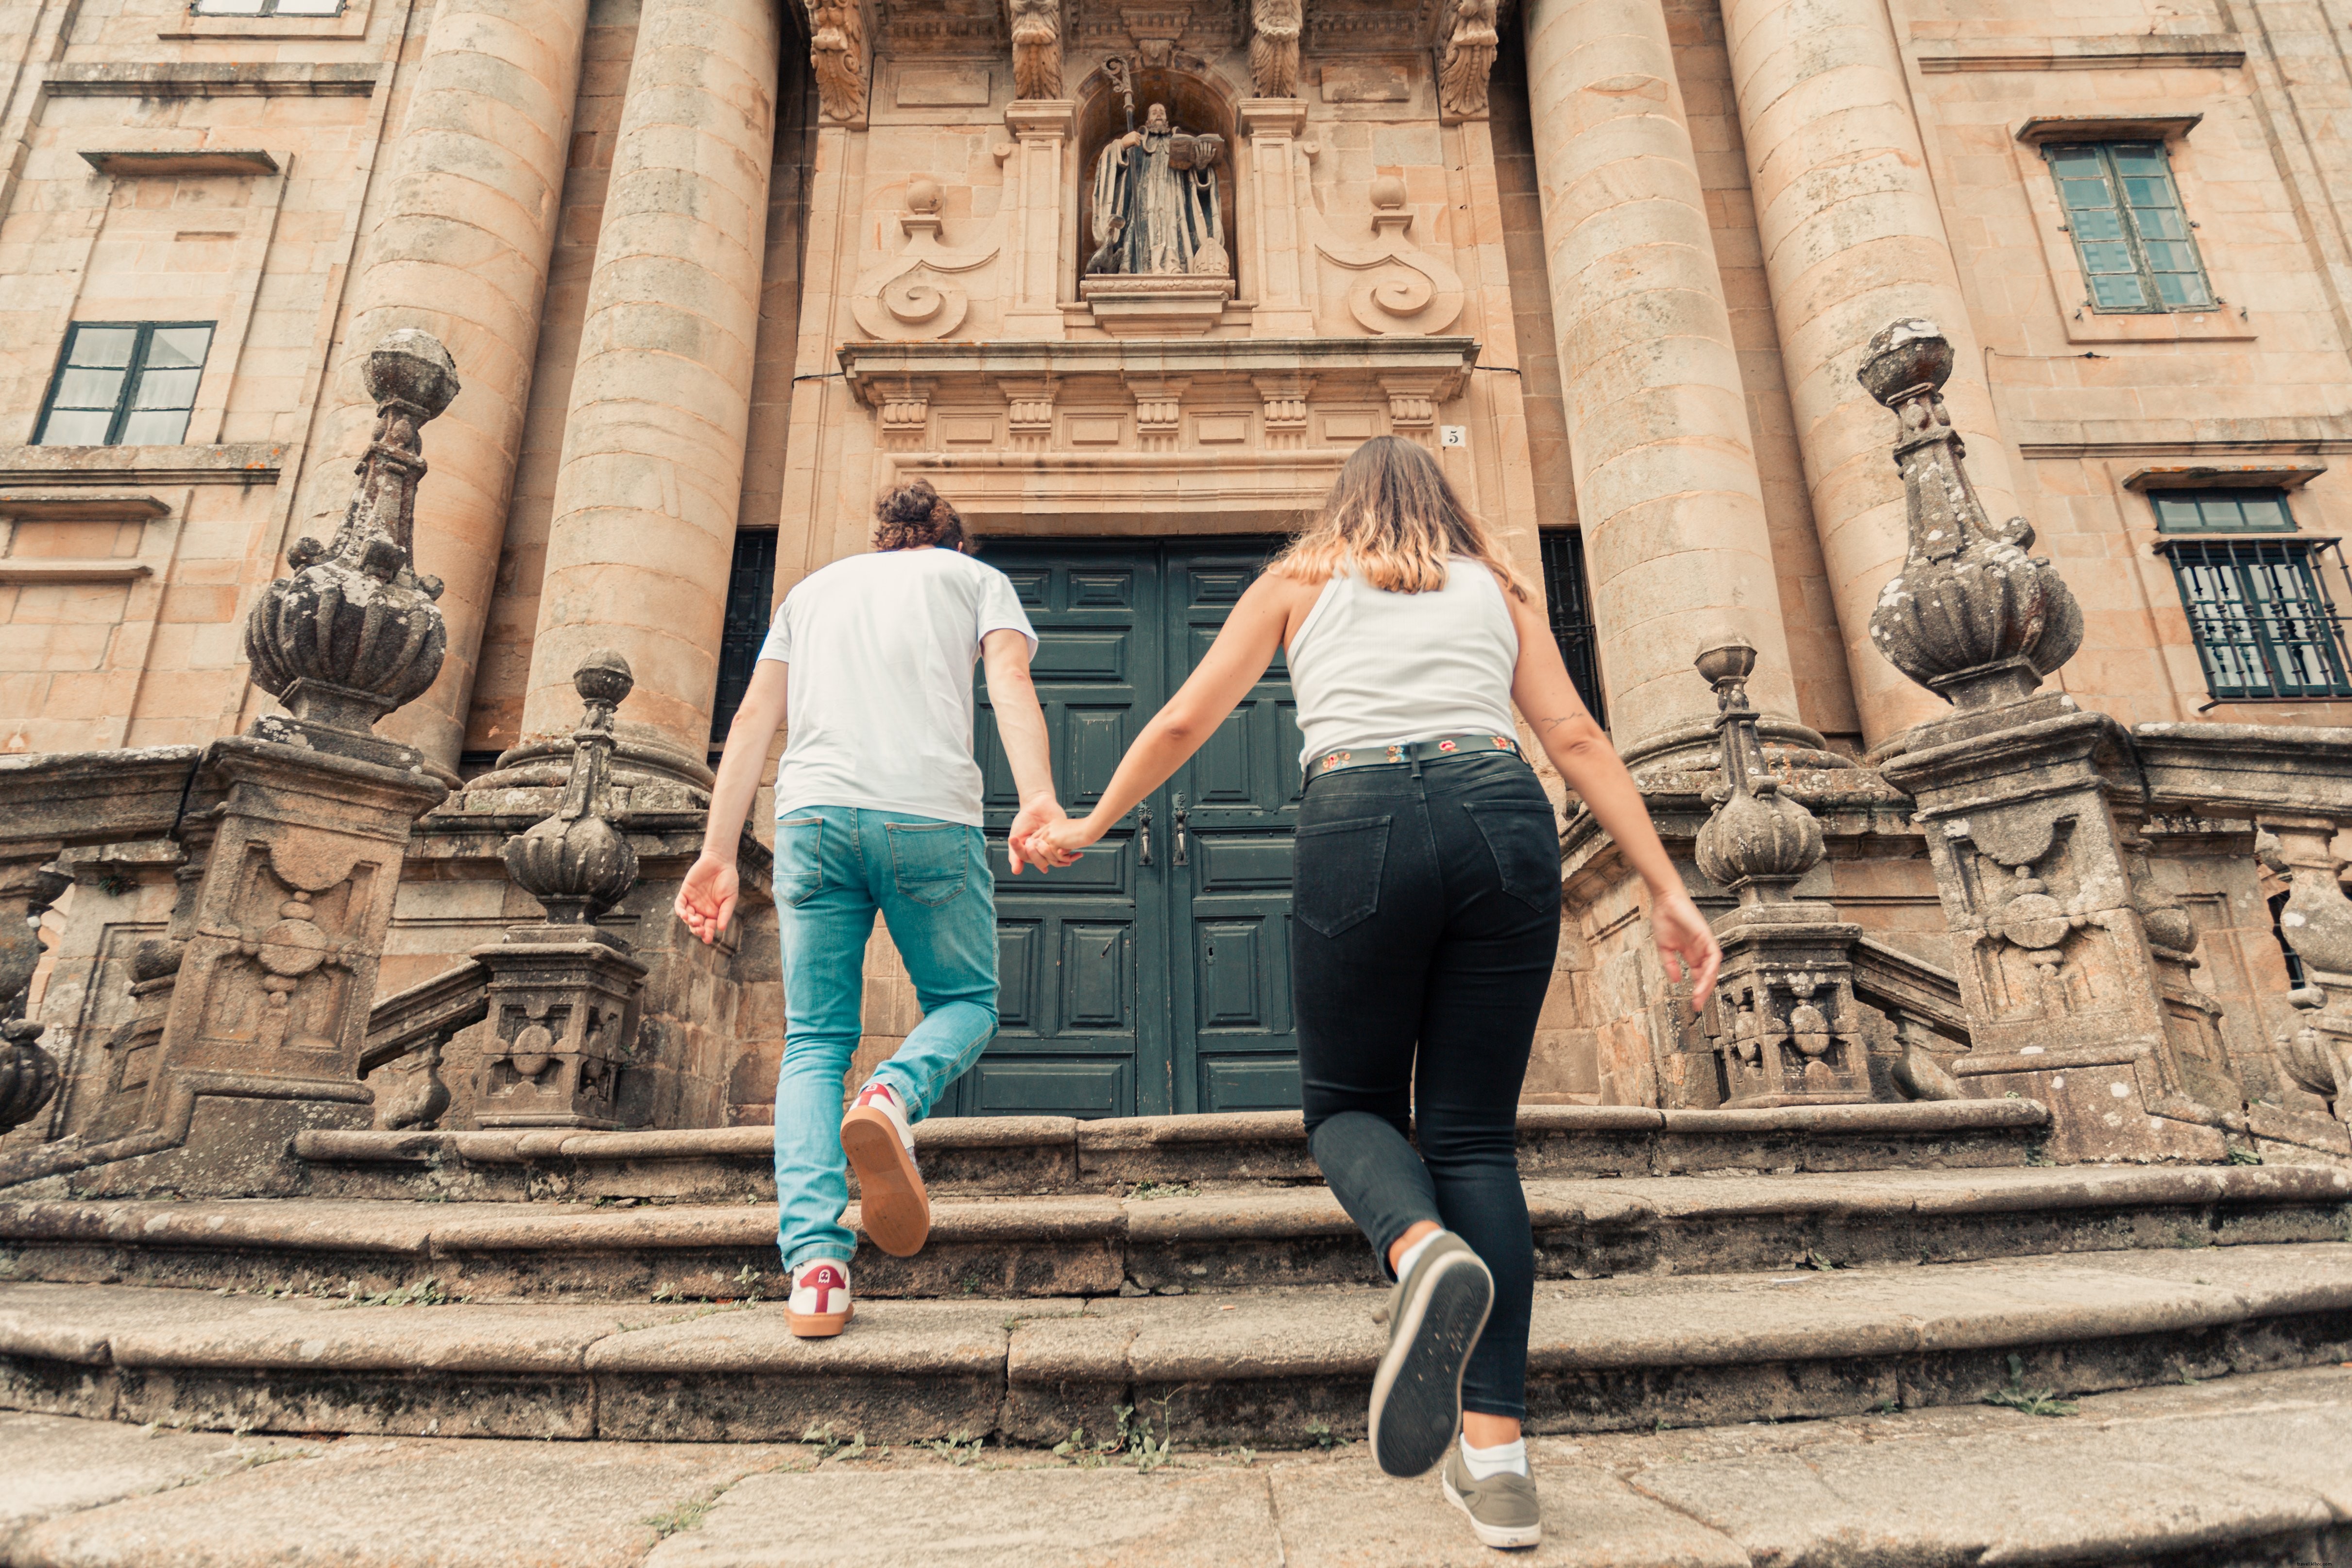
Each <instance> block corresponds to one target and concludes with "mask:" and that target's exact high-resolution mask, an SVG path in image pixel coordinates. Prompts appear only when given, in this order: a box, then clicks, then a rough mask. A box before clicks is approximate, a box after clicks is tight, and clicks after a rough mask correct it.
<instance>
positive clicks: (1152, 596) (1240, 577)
mask: <svg viewBox="0 0 2352 1568" xmlns="http://www.w3.org/2000/svg"><path fill="white" fill-rule="evenodd" d="M1272 548H1273V544H1272V542H1256V541H1235V542H1219V543H1214V544H1200V543H1186V542H1164V543H1151V544H1112V543H1108V542H1106V543H1103V544H1091V543H1073V542H1052V543H1047V542H1009V541H1008V542H992V543H991V545H990V546H989V548H988V552H987V554H986V556H985V557H984V559H985V560H987V562H988V563H989V564H991V565H992V566H995V567H997V568H999V569H1000V570H1002V571H1003V572H1004V573H1005V574H1006V575H1007V576H1009V577H1010V578H1012V580H1013V585H1014V588H1015V589H1016V591H1017V592H1018V593H1019V594H1020V595H1021V601H1022V604H1023V605H1024V607H1025V608H1026V609H1027V610H1028V612H1029V616H1030V618H1031V620H1032V621H1033V622H1034V624H1035V626H1036V627H1037V634H1038V638H1039V647H1038V651H1037V657H1036V658H1035V659H1034V661H1033V662H1032V665H1031V669H1032V672H1033V675H1034V679H1035V680H1036V684H1037V695H1038V700H1039V701H1040V702H1041V704H1043V706H1044V708H1045V721H1046V731H1047V733H1048V734H1049V735H1050V736H1051V737H1052V738H1053V744H1054V780H1055V790H1056V792H1057V793H1058V794H1059V795H1060V796H1061V800H1062V804H1063V805H1064V806H1066V808H1067V809H1068V810H1069V811H1070V812H1071V813H1072V814H1073V815H1076V814H1078V813H1081V812H1084V811H1086V810H1087V809H1088V808H1090V807H1091V806H1092V805H1094V803H1095V802H1096V801H1097V800H1099V799H1100V798H1101V796H1102V791H1103V789H1104V788H1105V786H1106V785H1108V783H1109V781H1110V776H1111V773H1112V772H1113V770H1114V769H1116V768H1117V766H1118V759H1119V757H1120V756H1121V755H1122V754H1123V753H1124V752H1125V751H1126V748H1127V746H1128V743H1129V742H1130V741H1132V740H1133V739H1134V737H1135V735H1136V733H1137V731H1139V730H1140V729H1141V728H1142V726H1143V724H1144V722H1145V721H1147V720H1148V719H1149V718H1150V716H1151V714H1153V713H1154V712H1157V711H1158V710H1159V709H1160V705H1161V704H1162V703H1164V702H1165V701H1166V700H1167V699H1168V697H1169V696H1170V695H1171V693H1173V691H1174V690H1175V689H1176V688H1177V686H1178V685H1180V684H1181V682H1182V680H1183V679H1184V678H1185V677H1186V676H1187V675H1189V674H1190V673H1191V672H1192V668H1193V667H1194V666H1195V665H1196V664H1198V663H1199V661H1200V659H1201V658H1202V656H1204V655H1205V654H1206V653H1207V652H1208V649H1209V645H1210V644H1211V643H1212V642H1213V641H1214V640H1215V637H1216V634H1217V630H1218V628H1219V627H1221V626H1223V624H1224V619H1225V616H1226V615H1227V614H1228V613H1230V612H1231V610H1232V608H1233V605H1234V602H1235V601H1236V600H1238V599H1239V598H1240V597H1241V595H1242V592H1243V590H1244V589H1245V588H1247V587H1248V585H1249V584H1250V582H1251V580H1252V579H1253V578H1255V576H1256V574H1257V573H1258V571H1259V569H1260V567H1261V565H1262V563H1264V561H1265V558H1266V556H1267V555H1268V554H1269V553H1270V552H1271V550H1272ZM981 701H982V707H983V708H985V707H986V689H985V682H983V683H982V699H981ZM1294 709H1295V704H1294V703H1293V702H1292V700H1291V696H1290V683H1289V679H1288V675H1287V671H1286V670H1285V669H1284V668H1282V666H1281V664H1280V663H1279V661H1277V662H1276V666H1275V668H1273V669H1271V670H1269V671H1268V672H1267V676H1266V679H1264V680H1262V681H1260V682H1259V683H1258V684H1257V685H1256V686H1255V687H1254V688H1253V689H1251V691H1250V693H1249V695H1248V696H1247V697H1246V698H1245V699H1244V700H1243V702H1242V703H1241V705H1240V706H1239V707H1237V708H1236V709H1235V710H1234V713H1233V714H1232V716H1231V717H1229V718H1228V719H1227V720H1226V721H1225V722H1224V723H1223V725H1221V726H1220V727H1219V728H1218V731H1217V732H1216V733H1215V734H1214V735H1213V736H1211V737H1210V739H1209V742H1208V743H1207V744H1205V745H1204V746H1202V749H1201V752H1200V753H1199V754H1198V755H1197V756H1195V757H1194V758H1193V760H1192V762H1191V763H1188V764H1187V765H1186V766H1185V767H1184V768H1183V769H1181V770H1180V771H1179V772H1178V773H1177V775H1176V777H1174V778H1173V779H1171V780H1170V781H1169V782H1168V784H1166V785H1165V786H1163V787H1162V788H1160V789H1159V790H1157V791H1155V792H1153V794H1152V795H1150V797H1148V798H1147V800H1146V801H1145V803H1144V807H1145V810H1146V811H1148V813H1149V820H1150V823H1151V828H1150V835H1149V839H1148V841H1147V837H1146V835H1145V834H1144V832H1143V830H1142V828H1141V826H1140V825H1139V820H1138V818H1139V816H1140V815H1141V814H1136V815H1130V816H1129V819H1128V821H1127V822H1125V823H1123V824H1122V825H1121V826H1119V827H1118V829H1116V830H1114V831H1113V832H1112V833H1111V834H1109V835H1108V836H1107V837H1105V838H1104V839H1103V841H1102V842H1101V843H1100V844H1097V845H1096V846H1094V847H1092V848H1091V849H1089V850H1088V851H1087V854H1086V855H1085V856H1083V857H1082V858H1080V860H1079V861H1078V863H1077V864H1076V865H1075V866H1070V867H1066V868H1063V869H1061V870H1057V871H1055V872H1053V873H1051V874H1050V875H1049V876H1045V877H1040V876H1038V875H1037V874H1035V873H1034V872H1024V873H1023V874H1022V875H1020V876H1018V877H1014V876H1012V875H1009V874H1008V873H1007V871H1006V870H1005V869H1004V868H1003V842H1002V840H1003V833H1004V831H1005V829H1006V827H1007V826H1009V825H1010V823H1011V822H1012V819H1013V812H1014V810H1015V808H1016V806H1017V805H1018V800H1017V795H1016V792H1015V790H1014V787H1013V776H1012V773H1011V770H1010V769H1009V768H1008V767H1006V765H1005V763H1004V759H1003V747H1002V745H1001V743H1000V742H999V741H998V738H997V734H996V726H995V724H994V722H993V721H992V719H984V720H982V721H981V723H980V726H979V731H980V732H979V734H978V735H977V736H976V737H975V741H976V743H977V747H978V752H979V755H980V757H981V761H982V770H983V773H984V775H985V777H986V780H987V790H988V796H987V812H988V829H989V834H990V837H991V838H992V849H993V852H994V854H995V856H996V859H995V861H994V862H993V864H994V865H995V866H996V867H997V871H996V901H997V921H998V927H999V932H1000V935H999V942H1000V952H1001V953H1002V955H1003V994H1002V997H1001V1000H1000V1004H999V1005H1000V1010H1001V1015H1002V1017H1001V1022H1000V1025H999V1028H998V1033H997V1037H996V1039H995V1041H994V1042H993V1043H992V1045H991V1046H990V1047H989V1048H988V1051H987V1052H986V1054H985V1055H983V1056H982V1058H981V1061H980V1063H979V1064H978V1065H977V1066H976V1067H974V1068H973V1069H972V1070H971V1072H970V1073H969V1074H967V1075H966V1076H965V1078H964V1079H963V1080H962V1081H961V1082H960V1083H959V1084H958V1086H957V1088H956V1090H955V1092H954V1094H953V1096H951V1098H950V1105H949V1106H947V1107H944V1108H943V1109H947V1110H952V1111H953V1112H956V1113H961V1114H964V1115H1005V1114H1054V1115H1065V1116H1121V1115H1155V1114H1163V1113H1166V1112H1170V1111H1192V1110H1271V1109H1279V1108H1285V1107H1289V1106H1295V1105H1297V1103H1298V1068H1297V1033H1296V1028H1295V1026H1294V1025H1293V1023H1292V1020H1291V1003H1290V952H1289V925H1288V922H1289V919H1290V871H1291V832H1292V828H1293V826H1295V823H1296V820H1297V804H1298V794H1299V789H1300V785H1301V777H1300V773H1299V769H1298V748H1299V744H1300V741H1299V736H1298V730H1297V724H1296V722H1295V721H1294V717H1293V714H1294ZM1180 810H1181V813H1182V816H1181V829H1180V826H1179V816H1178V813H1179V811H1180Z"/></svg>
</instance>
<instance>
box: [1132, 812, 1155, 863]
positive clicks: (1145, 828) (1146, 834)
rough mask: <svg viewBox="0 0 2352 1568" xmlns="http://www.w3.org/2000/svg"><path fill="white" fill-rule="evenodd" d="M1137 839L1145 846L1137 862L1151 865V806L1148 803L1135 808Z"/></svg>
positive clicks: (1137, 841)
mask: <svg viewBox="0 0 2352 1568" xmlns="http://www.w3.org/2000/svg"><path fill="white" fill-rule="evenodd" d="M1135 841H1136V843H1138V844H1139V845H1141V846H1142V847H1143V853H1142V855H1141V856H1140V857H1139V858H1138V860H1137V864H1139V865H1143V866H1149V865H1150V864H1151V808H1150V806H1148V805H1139V806H1137V807H1136V808H1135Z"/></svg>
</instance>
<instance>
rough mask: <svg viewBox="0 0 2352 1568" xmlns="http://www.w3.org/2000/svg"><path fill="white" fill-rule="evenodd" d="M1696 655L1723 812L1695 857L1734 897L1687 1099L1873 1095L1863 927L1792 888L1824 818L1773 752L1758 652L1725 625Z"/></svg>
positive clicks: (1749, 1101) (1809, 860)
mask: <svg viewBox="0 0 2352 1568" xmlns="http://www.w3.org/2000/svg"><path fill="white" fill-rule="evenodd" d="M1697 666H1698V670H1699V673H1700V674H1701V675H1703V676H1705V677H1706V679H1707V681H1708V683H1709V684H1710V685H1712V686H1713V687H1714V688H1715V693H1716V707H1717V715H1718V716H1717V720H1716V732H1717V736H1718V738H1719V741H1720V744H1721V747H1722V756H1723V782H1722V784H1719V785H1717V787H1716V788H1715V789H1714V790H1713V791H1712V792H1711V794H1710V795H1709V799H1711V800H1712V801H1713V803H1714V810H1713V811H1712V812H1711V813H1710V814H1709V816H1708V817H1707V820H1706V824H1705V826H1702V827H1701V828H1700V829H1699V833H1698V839H1697V844H1696V858H1697V861H1698V867H1699V869H1700V870H1701V871H1704V872H1705V873H1706V875H1707V876H1708V877H1710V878H1711V879H1714V880H1715V881H1716V882H1717V884H1718V885H1720V886H1721V887H1722V888H1723V889H1725V890H1727V891H1728V892H1731V893H1733V894H1735V895H1736V896H1737V897H1738V900H1739V907H1738V909H1736V910H1732V911H1731V912H1730V913H1729V914H1727V915H1724V916H1722V917H1721V918H1719V919H1718V920H1717V921H1716V922H1715V925H1716V931H1717V935H1718V936H1719V937H1720V938H1721V939H1722V942H1723V974H1722V978H1721V980H1720V982H1719V983H1718V994H1719V995H1720V996H1721V997H1722V998H1723V1000H1721V1001H1719V1002H1717V1004H1716V1005H1715V1006H1714V1007H1713V1008H1712V1009H1711V1011H1710V1014H1709V1017H1708V1020H1707V1021H1706V1023H1705V1024H1703V1025H1702V1032H1703V1033H1704V1034H1705V1035H1706V1037H1707V1039H1708V1048H1709V1051H1710V1052H1711V1054H1712V1056H1713V1058H1714V1065H1715V1071H1714V1073H1713V1075H1712V1081H1711V1082H1701V1083H1698V1084H1693V1083H1690V1082H1689V1081H1687V1079H1686V1080H1685V1082H1684V1083H1683V1084H1682V1085H1681V1086H1679V1091H1680V1092H1679V1097H1680V1099H1681V1100H1682V1103H1685V1104H1699V1105H1720V1106H1728V1107H1735V1108H1738V1107H1750V1106H1754V1107H1763V1106H1778V1105H1823V1104H1851V1103H1853V1102H1855V1101H1858V1100H1868V1099H1870V1098H1871V1090H1870V1072H1869V1063H1868V1061H1867V1059H1866V1057H1865V1051H1864V1045H1863V1040H1862V1036H1861V1033H1860V1019H1861V1014H1860V1013H1859V1011H1858V1010H1857V1005H1856V1003H1855V1001H1854V997H1853V961H1852V958H1851V953H1852V952H1853V944H1854V942H1855V941H1856V940H1857V939H1859V938H1860V936H1861V935H1862V928H1861V927H1859V926H1855V925H1850V924H1848V923H1846V922H1845V921H1841V920H1839V919H1838V918H1837V913H1836V911H1835V910H1832V908H1831V907H1830V906H1829V905H1827V904H1825V903H1821V902H1819V901H1817V900H1799V899H1797V898H1795V897H1794V892H1793V890H1794V889H1795V887H1796V885H1797V883H1798V881H1799V880H1800V879H1801V878H1803V876H1804V875H1805V874H1806V873H1807V872H1808V871H1811V869H1812V868H1814V867H1815V866H1817V865H1819V864H1820V863H1821V859H1822V828H1821V824H1820V823H1818V822H1817V821H1815V820H1814V819H1813V815H1812V813H1811V812H1810V811H1808V810H1806V809H1805V807H1804V805H1803V804H1802V803H1801V802H1799V801H1798V800H1796V799H1795V798H1794V797H1793V796H1791V795H1789V794H1788V793H1787V792H1786V791H1785V790H1783V789H1782V788H1781V787H1780V780H1779V779H1776V778H1774V777H1773V776H1772V774H1771V773H1770V771H1769V768H1768V767H1767V765H1766V763H1765V759H1764V747H1763V742H1761V740H1760V739H1759V737H1758V735H1757V731H1756V724H1757V712H1756V709H1755V705H1754V704H1753V703H1752V702H1751V701H1750V700H1748V677H1749V676H1750V675H1751V674H1752V673H1754V671H1755V668H1756V649H1755V648H1754V647H1752V646H1750V645H1749V644H1748V641H1747V640H1746V639H1745V638H1743V637H1738V635H1737V634H1730V635H1727V636H1724V637H1718V638H1717V639H1715V640H1712V641H1710V642H1709V643H1708V644H1707V645H1706V647H1702V648H1700V649H1699V653H1698V658H1697ZM1684 1059H1685V1061H1686V1060H1687V1056H1685V1058H1684ZM1670 1087H1672V1086H1670Z"/></svg>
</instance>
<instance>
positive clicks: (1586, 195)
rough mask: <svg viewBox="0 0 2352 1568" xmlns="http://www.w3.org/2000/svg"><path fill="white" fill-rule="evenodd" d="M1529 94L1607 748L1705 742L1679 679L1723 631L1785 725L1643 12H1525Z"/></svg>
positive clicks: (1733, 407)
mask: <svg viewBox="0 0 2352 1568" xmlns="http://www.w3.org/2000/svg"><path fill="white" fill-rule="evenodd" d="M1527 39H1528V46H1527V54H1528V92H1529V94H1530V101H1532V102H1533V103H1534V104H1536V105H1537V110H1536V114H1535V153H1536V174H1537V178H1538V182H1539V184H1540V186H1541V192H1542V200H1543V223H1544V249H1545V253H1546V256H1547V258H1548V259H1549V263H1550V272H1551V292H1552V319H1553V321H1555V323H1556V324H1557V326H1558V329H1559V339H1560V344H1559V360H1560V376H1561V381H1562V384H1563V386H1564V389H1565V391H1566V393H1567V403H1568V428H1569V448H1570V460H1571V463H1572V466H1573V468H1574V473H1575V478H1576V501H1577V510H1578V514H1579V516H1580V519H1581V521H1582V526H1583V529H1584V544H1585V557H1586V561H1587V563H1588V564H1589V566H1590V568H1591V576H1592V594H1593V614H1594V618H1595V619H1596V620H1597V621H1598V622H1599V625H1600V633H1601V669H1602V678H1603V679H1605V680H1606V681H1607V683H1608V689H1609V710H1610V721H1611V724H1612V730H1613V732H1614V738H1615V739H1616V742H1617V744H1618V748H1619V750H1621V751H1624V752H1630V753H1633V754H1636V755H1639V754H1643V753H1645V752H1649V751H1652V750H1654V748H1655V747H1656V746H1657V745H1658V744H1659V743H1661V742H1665V743H1676V742H1688V743H1690V744H1693V745H1705V744H1710V743H1711V742H1712V731H1711V729H1710V726H1711V725H1712V723H1713V721H1714V718H1715V705H1714V702H1713V700H1712V699H1711V698H1710V696H1709V694H1708V692H1707V689H1706V685H1705V684H1704V683H1703V682H1699V681H1695V680H1693V679H1691V678H1690V659H1691V656H1692V654H1693V652H1694V651H1695V650H1696V648H1697V647H1698V646H1699V644H1700V642H1701V640H1702V639H1703V638H1706V637H1710V636H1714V635H1716V634H1717V633H1720V632H1724V631H1734V632H1737V633H1738V634H1739V635H1740V636H1742V637H1745V638H1746V639H1747V641H1748V643H1750V644H1752V645H1754V647H1756V648H1757V650H1758V652H1759V655H1760V657H1759V659H1758V664H1759V668H1761V669H1762V670H1763V671H1764V674H1763V675H1762V676H1760V677H1759V679H1757V681H1756V682H1755V691H1754V697H1755V700H1756V702H1757V705H1758V707H1759V709H1760V710H1762V711H1763V712H1764V713H1765V714H1766V715H1767V716H1768V717H1767V721H1766V723H1765V725H1764V729H1765V732H1766V733H1767V735H1768V736H1769V735H1771V734H1773V733H1774V732H1775V731H1776V730H1777V729H1778V728H1779V727H1780V726H1779V725H1776V724H1775V723H1774V722H1773V717H1774V716H1778V717H1779V719H1780V723H1781V724H1785V723H1786V722H1787V721H1788V719H1789V718H1790V716H1793V715H1794V714H1795V712H1796V707H1797V704H1796V689H1795V685H1794V683H1793V682H1792V680H1791V679H1790V675H1789V669H1790V662H1789V651H1788V647H1789V645H1788V637H1787V635H1786V632H1785V631H1784V629H1783V627H1782V625H1781V619H1780V589H1779V575H1778V574H1777V573H1776V572H1775V571H1774V570H1773V565H1772V546H1771V538H1770V535H1769V531H1768V530H1767V528H1766V525H1765V519H1764V497H1763V491H1762V487H1761V485H1760V483H1759V480H1758V478H1757V473H1756V455H1755V451H1754V449H1753V447H1752V445H1751V441H1750V437H1749V435H1748V410H1747V400H1746V395H1745V392H1744V391H1743V389H1742V387H1741V385H1740V380H1739V362H1738V355H1737V354H1736V353H1734V352H1733V349H1732V341H1731V318H1730V315H1729V312H1728V311H1727V310H1726V309H1725V306H1724V300H1723V283H1722V279H1721V276H1720V274H1719V273H1718V272H1717V268H1716V259H1715V242H1714V238H1713V236H1712V234H1711V233H1710V231H1709V228H1708V225H1707V215H1706V194H1705V192H1704V191H1703V190H1702V189H1701V188H1700V185H1699V179H1698V172H1697V169H1696V160H1695V158H1694V155H1693V153H1692V150H1691V139H1690V130H1689V127H1688V125H1687V123H1686V122H1685V119H1684V115H1683V105H1682V95H1681V93H1680V92H1679V91H1678V90H1677V89H1676V87H1675V66H1674V54H1673V50H1672V49H1671V47H1669V45H1668V43H1667V40H1666V25H1665V18H1664V16H1663V15H1662V14H1661V12H1660V10H1659V5H1658V0H1530V4H1529V5H1528V18H1527Z"/></svg>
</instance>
